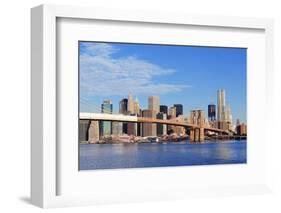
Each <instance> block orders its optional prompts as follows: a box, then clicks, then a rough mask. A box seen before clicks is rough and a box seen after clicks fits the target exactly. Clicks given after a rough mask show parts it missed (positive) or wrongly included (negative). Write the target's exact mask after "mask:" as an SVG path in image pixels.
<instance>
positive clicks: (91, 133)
mask: <svg viewBox="0 0 281 213" xmlns="http://www.w3.org/2000/svg"><path fill="white" fill-rule="evenodd" d="M99 132H100V130H99V122H98V121H91V122H90V127H89V129H88V132H87V133H88V142H89V143H97V142H98V141H99V138H100V135H99Z"/></svg>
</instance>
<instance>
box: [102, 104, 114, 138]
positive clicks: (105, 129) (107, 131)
mask: <svg viewBox="0 0 281 213" xmlns="http://www.w3.org/2000/svg"><path fill="white" fill-rule="evenodd" d="M112 109H113V106H112V102H111V100H104V101H103V103H102V104H101V113H107V114H112V111H113V110H112ZM100 125H101V128H100V131H101V135H102V136H109V135H111V122H110V121H101V122H100Z"/></svg>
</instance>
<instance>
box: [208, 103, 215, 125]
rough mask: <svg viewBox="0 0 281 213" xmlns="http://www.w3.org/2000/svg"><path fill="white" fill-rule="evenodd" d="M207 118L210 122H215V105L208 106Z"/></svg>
mask: <svg viewBox="0 0 281 213" xmlns="http://www.w3.org/2000/svg"><path fill="white" fill-rule="evenodd" d="M208 118H209V120H210V121H215V120H216V105H215V104H209V105H208Z"/></svg>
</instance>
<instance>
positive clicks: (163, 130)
mask: <svg viewBox="0 0 281 213" xmlns="http://www.w3.org/2000/svg"><path fill="white" fill-rule="evenodd" d="M156 118H157V119H162V120H167V114H166V113H163V112H159V113H157V115H156ZM166 134H167V125H166V124H157V135H158V136H162V135H166Z"/></svg>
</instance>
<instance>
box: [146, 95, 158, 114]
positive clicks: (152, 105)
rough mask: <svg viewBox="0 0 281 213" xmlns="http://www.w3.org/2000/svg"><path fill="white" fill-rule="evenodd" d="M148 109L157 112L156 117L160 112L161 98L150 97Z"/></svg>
mask: <svg viewBox="0 0 281 213" xmlns="http://www.w3.org/2000/svg"><path fill="white" fill-rule="evenodd" d="M148 109H149V110H151V111H154V112H155V115H156V114H157V113H158V112H160V98H159V96H149V97H148Z"/></svg>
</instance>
